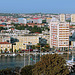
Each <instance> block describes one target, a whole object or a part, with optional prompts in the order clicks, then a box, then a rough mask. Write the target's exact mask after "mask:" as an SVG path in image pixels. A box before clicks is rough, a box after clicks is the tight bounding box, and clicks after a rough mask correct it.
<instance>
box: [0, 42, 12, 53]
mask: <svg viewBox="0 0 75 75" xmlns="http://www.w3.org/2000/svg"><path fill="white" fill-rule="evenodd" d="M10 49H12V44H11V43H9V42H0V51H1V50H2V52H5V50H7V51H9V52H10Z"/></svg>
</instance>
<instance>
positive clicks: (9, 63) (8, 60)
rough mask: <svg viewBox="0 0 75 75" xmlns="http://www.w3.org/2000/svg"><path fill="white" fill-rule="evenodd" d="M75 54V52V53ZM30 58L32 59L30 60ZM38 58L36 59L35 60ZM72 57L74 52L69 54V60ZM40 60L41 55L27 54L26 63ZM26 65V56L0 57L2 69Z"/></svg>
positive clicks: (65, 57) (64, 55)
mask: <svg viewBox="0 0 75 75" xmlns="http://www.w3.org/2000/svg"><path fill="white" fill-rule="evenodd" d="M74 55H75V54H74ZM61 56H62V57H63V58H64V59H66V60H67V56H68V55H67V54H63V55H61ZM29 58H30V60H29ZM35 59H36V60H35ZM71 59H72V54H69V60H71ZM39 60H40V55H36V56H35V55H30V57H29V55H25V65H29V64H30V65H33V64H35V63H36V62H38V61H39ZM23 66H24V56H20V55H18V56H16V57H10V56H6V57H5V56H1V57H0V69H4V68H14V67H23Z"/></svg>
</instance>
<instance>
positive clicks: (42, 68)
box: [32, 54, 69, 75]
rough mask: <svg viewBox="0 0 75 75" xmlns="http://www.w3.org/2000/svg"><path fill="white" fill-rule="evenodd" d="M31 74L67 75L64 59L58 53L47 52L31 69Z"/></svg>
mask: <svg viewBox="0 0 75 75" xmlns="http://www.w3.org/2000/svg"><path fill="white" fill-rule="evenodd" d="M32 73H33V75H69V70H68V68H67V66H66V61H65V60H64V59H63V58H62V57H61V56H59V55H58V54H47V55H43V56H42V57H41V61H39V62H37V63H36V64H35V67H34V68H33V69H32Z"/></svg>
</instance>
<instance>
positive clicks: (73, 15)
mask: <svg viewBox="0 0 75 75" xmlns="http://www.w3.org/2000/svg"><path fill="white" fill-rule="evenodd" d="M71 22H73V23H75V14H71Z"/></svg>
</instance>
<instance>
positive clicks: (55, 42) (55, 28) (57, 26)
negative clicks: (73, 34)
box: [50, 18, 69, 48]
mask: <svg viewBox="0 0 75 75" xmlns="http://www.w3.org/2000/svg"><path fill="white" fill-rule="evenodd" d="M53 46H55V47H57V48H62V47H63V48H64V47H69V23H67V22H60V21H59V20H58V19H56V18H52V19H51V22H50V47H51V48H52V47H53Z"/></svg>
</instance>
